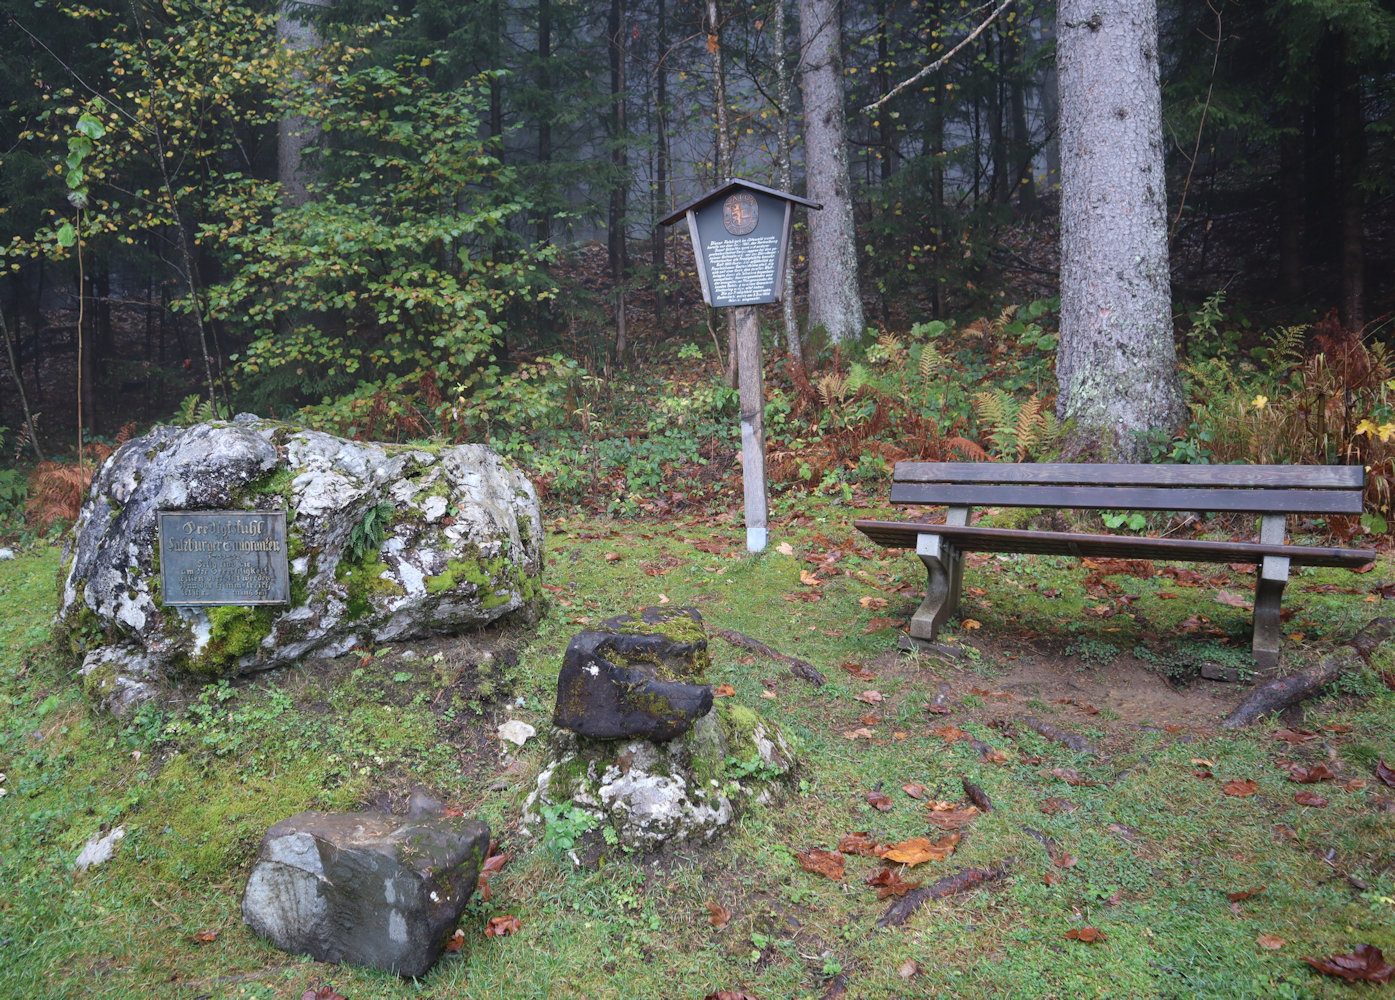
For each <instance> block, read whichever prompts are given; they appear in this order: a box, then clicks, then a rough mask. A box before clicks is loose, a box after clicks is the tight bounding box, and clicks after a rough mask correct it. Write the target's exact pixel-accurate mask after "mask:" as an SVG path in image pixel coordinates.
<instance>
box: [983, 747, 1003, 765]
mask: <svg viewBox="0 0 1395 1000" xmlns="http://www.w3.org/2000/svg"><path fill="white" fill-rule="evenodd" d="M983 761H984V763H985V764H1006V763H1007V762H1008V755H1007V754H1005V753H1003V752H1002V751H1001V750H989V751H988V752H987V753H985V754H984V755H983Z"/></svg>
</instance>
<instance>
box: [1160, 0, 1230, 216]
mask: <svg viewBox="0 0 1395 1000" xmlns="http://www.w3.org/2000/svg"><path fill="white" fill-rule="evenodd" d="M1206 6H1208V7H1210V8H1211V13H1213V14H1215V15H1216V49H1215V52H1213V53H1212V55H1211V79H1210V80H1209V81H1208V82H1207V84H1206V102H1205V103H1204V104H1202V106H1201V121H1199V122H1197V124H1196V145H1194V146H1193V147H1192V155H1191V156H1190V157H1189V158H1188V160H1187V179H1186V180H1185V181H1183V182H1182V197H1181V198H1180V199H1179V200H1178V202H1177V215H1176V216H1175V217H1174V218H1173V220H1172V227H1171V228H1170V229H1169V230H1168V231H1167V240H1168V242H1169V243H1171V242H1172V237H1173V235H1174V234H1175V233H1176V232H1177V223H1179V222H1181V221H1182V209H1184V208H1186V207H1187V192H1188V191H1190V190H1191V186H1192V172H1193V171H1194V170H1196V158H1197V157H1198V156H1199V155H1201V134H1202V132H1203V131H1204V130H1205V128H1206V113H1207V112H1208V111H1210V110H1211V91H1212V90H1213V89H1215V86H1216V66H1217V65H1218V64H1219V63H1220V61H1221V37H1222V34H1221V12H1220V11H1218V10H1217V9H1216V8H1215V7H1214V6H1212V5H1211V4H1210V3H1209V2H1208V3H1207V4H1206ZM1203 37H1204V36H1203Z"/></svg>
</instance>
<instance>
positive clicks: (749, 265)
mask: <svg viewBox="0 0 1395 1000" xmlns="http://www.w3.org/2000/svg"><path fill="white" fill-rule="evenodd" d="M796 204H799V205H805V206H807V207H810V208H818V207H819V205H817V204H816V203H814V202H811V201H809V200H807V199H805V198H800V197H798V196H797V195H792V194H789V193H788V192H785V191H776V190H774V189H773V188H768V187H764V186H763V185H760V184H752V183H751V182H750V181H743V180H732V181H728V182H727V183H726V184H724V185H722V186H721V187H719V188H716V189H714V190H712V191H709V192H708V193H707V194H705V195H703V196H702V197H700V198H698V199H696V200H695V201H693V202H690V203H689V204H687V205H685V206H683V207H682V208H680V209H678V210H677V211H675V212H673V213H672V214H670V215H669V216H668V217H667V218H665V219H663V220H661V221H660V225H671V224H672V223H674V222H677V221H678V220H679V219H681V218H687V220H688V235H689V237H690V238H691V239H692V241H693V256H694V257H695V258H696V259H697V270H698V279H699V280H700V281H701V283H702V297H703V300H704V301H705V302H706V303H707V304H708V305H710V306H755V305H763V304H765V303H767V302H779V301H780V299H781V298H782V297H783V295H784V283H785V281H784V279H785V255H786V254H787V253H788V252H789V245H790V226H791V219H792V216H793V209H794V206H795V205H796Z"/></svg>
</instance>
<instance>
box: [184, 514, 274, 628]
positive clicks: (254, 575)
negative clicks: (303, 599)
mask: <svg viewBox="0 0 1395 1000" xmlns="http://www.w3.org/2000/svg"><path fill="white" fill-rule="evenodd" d="M157 517H158V521H157V524H158V527H159V535H160V539H159V540H160V603H161V604H164V605H200V604H246V605H252V604H289V603H290V601H291V586H290V574H289V568H288V565H287V559H286V512H285V511H281V510H178V511H168V510H162V511H160V512H159V513H158V515H157Z"/></svg>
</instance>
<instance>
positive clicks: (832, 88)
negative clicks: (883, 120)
mask: <svg viewBox="0 0 1395 1000" xmlns="http://www.w3.org/2000/svg"><path fill="white" fill-rule="evenodd" d="M799 45H800V49H801V50H802V52H803V63H802V65H803V71H802V72H801V73H800V78H799V83H800V90H801V91H802V93H803V95H804V165H805V173H806V175H807V177H808V196H809V198H810V199H812V200H813V201H816V202H819V203H821V204H822V205H823V211H820V212H810V213H809V328H810V329H811V330H812V329H814V328H815V327H822V328H823V330H824V331H825V333H826V334H827V336H828V339H829V341H830V342H832V343H834V344H843V343H848V342H854V341H857V340H860V339H861V338H862V333H863V329H864V323H863V317H862V299H861V297H860V296H859V294H858V289H857V230H856V227H855V224H854V220H853V202H852V180H851V178H850V177H849V175H848V139H847V117H846V115H845V113H844V109H843V53H842V31H841V25H840V21H839V0H799Z"/></svg>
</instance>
